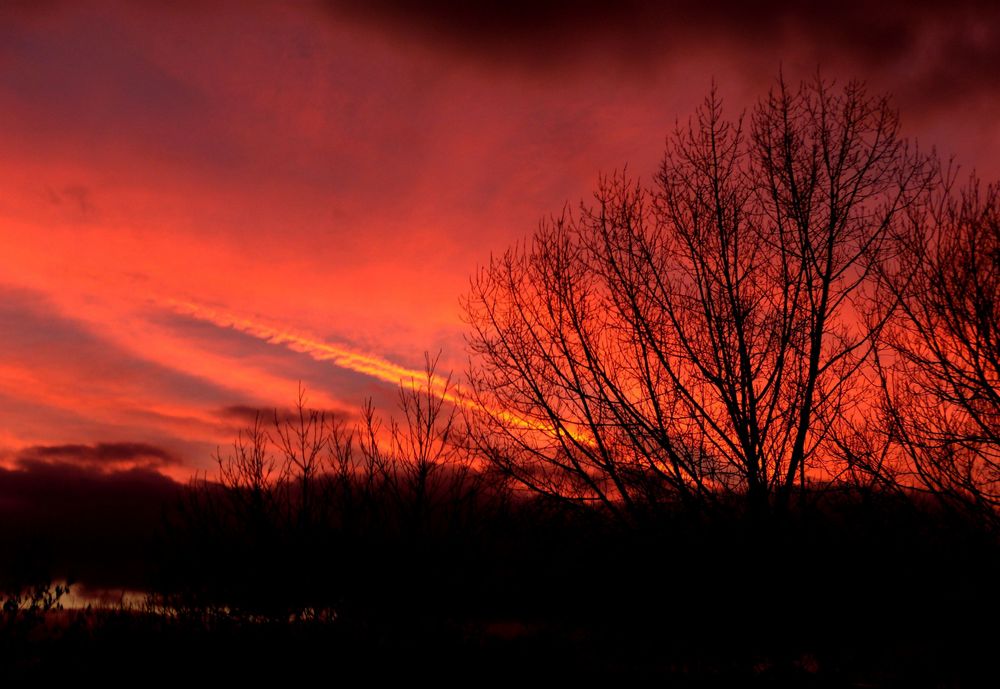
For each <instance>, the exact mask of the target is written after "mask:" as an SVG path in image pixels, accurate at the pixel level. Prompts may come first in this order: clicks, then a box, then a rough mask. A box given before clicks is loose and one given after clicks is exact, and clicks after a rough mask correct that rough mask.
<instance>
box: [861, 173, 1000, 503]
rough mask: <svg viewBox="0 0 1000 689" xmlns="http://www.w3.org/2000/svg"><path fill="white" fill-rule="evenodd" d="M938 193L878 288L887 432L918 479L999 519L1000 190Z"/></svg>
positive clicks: (974, 187) (976, 186) (975, 187)
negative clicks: (884, 317) (884, 309)
mask: <svg viewBox="0 0 1000 689" xmlns="http://www.w3.org/2000/svg"><path fill="white" fill-rule="evenodd" d="M950 189H951V185H950V184H949V185H948V189H945V190H944V191H943V192H942V193H940V194H939V195H938V199H937V202H936V203H935V204H932V205H930V206H929V207H928V209H927V212H926V213H924V215H923V216H922V217H921V222H916V223H914V224H913V225H912V226H911V227H910V231H909V232H908V233H906V234H905V235H903V236H902V237H900V239H899V257H898V260H897V262H895V263H894V264H891V266H890V269H887V270H886V273H885V283H884V288H885V289H886V290H887V292H888V293H889V297H888V298H892V299H896V300H898V302H899V304H900V307H899V310H898V313H897V317H896V319H895V320H894V322H893V324H892V327H891V328H887V329H886V336H885V338H884V343H885V351H884V355H883V357H881V359H880V361H882V363H883V364H884V367H883V370H882V374H883V389H884V392H885V414H886V418H887V436H888V437H889V438H891V440H892V441H893V445H894V446H895V447H896V448H897V449H898V450H899V451H900V452H901V454H902V456H903V458H904V459H905V460H906V467H907V468H908V469H909V470H910V471H911V473H912V476H913V477H915V478H916V480H917V482H918V485H920V486H922V487H924V488H925V489H927V490H929V491H931V492H932V493H934V494H935V495H937V496H938V497H940V498H942V499H943V500H945V501H947V502H949V503H950V504H954V505H961V506H964V507H972V508H975V509H976V511H977V512H978V513H979V514H982V515H988V516H989V517H990V518H992V519H996V517H997V512H996V509H997V508H998V507H1000V296H998V295H1000V191H998V189H997V188H996V187H995V186H990V187H986V188H983V187H982V185H981V184H980V183H979V181H978V180H977V179H975V178H973V179H972V180H971V181H970V183H969V185H968V186H967V187H966V188H964V189H962V190H960V191H958V192H955V193H953V192H951V190H950Z"/></svg>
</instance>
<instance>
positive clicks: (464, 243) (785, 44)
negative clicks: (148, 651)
mask: <svg viewBox="0 0 1000 689" xmlns="http://www.w3.org/2000/svg"><path fill="white" fill-rule="evenodd" d="M201 4H202V3H169V2H162V3H155V2H150V3H129V4H125V3H114V2H94V3H89V2H65V3H62V2H45V3H23V4H22V3H8V4H5V5H4V6H3V9H0V141H2V144H3V145H2V151H3V155H2V157H0V190H2V191H0V247H2V250H0V332H2V333H3V336H2V338H0V464H5V465H7V466H11V465H16V464H17V463H18V462H24V461H26V460H29V459H30V460H32V461H36V460H37V461H42V460H48V459H53V460H59V461H71V462H73V463H76V464H77V465H79V466H83V467H87V468H91V469H98V468H100V467H112V468H113V467H119V466H131V465H133V464H136V463H138V464H140V465H142V466H146V467H151V468H155V469H157V470H160V471H163V472H165V473H168V474H169V475H172V476H175V477H183V476H186V475H188V474H190V472H191V471H192V470H193V469H195V468H204V467H208V466H210V464H211V458H210V455H211V452H212V450H214V448H215V447H216V445H217V444H219V443H223V444H225V443H227V442H229V441H230V439H231V438H232V436H233V434H234V433H235V430H236V428H238V427H239V426H241V425H242V424H243V423H244V421H245V416H246V410H247V409H250V408H255V407H265V408H266V407H271V406H274V405H287V404H289V403H291V402H292V401H293V399H294V396H295V392H296V388H297V385H298V383H299V381H302V383H303V384H304V385H305V386H306V388H307V390H308V392H309V396H310V400H311V402H312V403H313V404H314V405H317V406H323V407H326V408H330V409H339V410H343V411H344V412H345V413H353V410H355V409H357V408H358V407H359V405H360V404H361V402H362V401H363V399H364V398H365V397H368V396H374V397H375V398H376V402H377V403H379V404H381V405H383V406H386V405H391V404H392V401H393V395H394V386H393V385H392V380H394V377H396V376H397V375H398V374H399V369H398V368H393V366H402V367H404V368H419V366H420V365H421V362H422V360H423V353H424V352H425V351H431V352H437V351H438V350H441V351H442V352H443V355H442V366H443V368H444V369H445V370H447V369H455V370H456V371H460V370H461V368H462V366H463V360H464V357H465V354H464V349H463V340H462V333H463V331H464V328H463V325H462V322H461V313H460V308H459V298H460V296H461V295H462V294H463V292H464V291H465V289H466V286H467V284H468V279H469V276H470V274H472V273H473V271H475V269H476V267H477V265H478V264H481V263H483V262H485V261H487V260H488V258H489V255H490V252H491V251H492V252H498V251H502V250H503V249H504V248H506V247H507V246H508V245H509V244H510V243H512V242H514V241H517V240H518V238H521V237H523V236H525V235H526V234H528V233H530V232H531V231H532V230H533V229H534V227H535V225H536V223H537V221H538V219H539V218H540V217H541V216H542V215H544V214H548V213H554V212H558V211H559V210H560V209H561V208H562V207H563V205H564V204H565V203H567V202H569V203H571V204H576V203H578V202H579V200H580V199H582V198H585V197H587V195H588V194H589V193H590V191H591V189H592V188H593V186H594V182H595V180H596V178H597V175H598V173H599V172H601V171H610V170H612V169H613V168H616V167H621V166H622V165H623V164H625V163H628V165H629V168H630V170H632V171H633V172H634V173H635V174H638V175H648V174H650V173H651V172H653V171H654V169H655V167H656V165H657V162H658V160H659V158H660V156H661V154H662V149H663V141H664V137H665V135H666V134H667V132H668V130H669V129H670V128H671V127H672V126H673V125H674V123H675V121H677V120H678V119H680V120H681V121H683V120H685V119H686V118H687V116H688V115H689V114H690V113H691V112H692V110H693V109H694V107H695V106H696V105H697V104H698V102H699V101H700V100H701V99H702V98H703V97H704V95H705V93H706V91H707V90H708V88H709V86H710V84H711V83H712V80H713V78H714V80H715V81H716V83H717V84H718V85H719V88H720V90H721V92H722V94H723V96H724V97H725V98H726V99H727V101H726V102H727V103H728V104H729V106H730V107H731V112H734V113H735V112H738V111H739V110H740V109H742V108H745V107H749V106H751V105H752V103H753V100H754V99H755V98H756V97H758V96H760V95H762V94H763V93H764V91H765V90H766V88H767V87H768V85H769V84H770V83H772V82H773V80H774V78H775V76H776V74H777V72H778V69H779V67H781V68H782V69H783V70H784V72H785V74H786V76H787V77H789V78H790V79H798V78H800V77H808V76H809V75H811V74H812V73H814V72H815V70H816V67H817V65H822V68H823V71H824V74H825V75H827V76H829V77H835V78H838V79H845V78H849V77H857V78H861V79H864V80H866V81H867V82H868V83H869V85H870V87H871V88H872V89H873V90H879V91H883V90H888V91H891V92H892V93H893V94H894V95H895V97H896V103H897V105H898V106H899V108H900V110H901V112H902V116H903V122H904V127H905V130H906V132H907V133H908V134H909V135H910V136H913V137H917V138H918V139H919V141H920V144H921V146H927V147H929V146H931V145H935V146H937V147H938V149H939V150H940V151H941V152H942V153H945V154H946V155H947V154H952V153H954V154H955V155H956V159H957V161H958V162H959V163H960V164H961V165H962V166H963V169H966V170H968V169H971V168H976V169H977V170H978V171H979V173H980V174H981V176H983V177H984V178H986V179H988V180H992V179H996V178H997V177H998V176H1000V162H998V161H1000V118H998V117H997V113H998V112H1000V21H998V15H1000V12H998V10H997V9H996V7H995V6H991V4H990V3H979V2H976V1H974V0H957V1H956V2H952V3H949V4H948V5H947V7H946V8H945V9H943V10H937V9H935V7H936V6H937V5H939V3H930V2H928V3H920V2H917V3H913V2H902V0H899V1H889V2H885V3H880V4H878V10H877V12H876V13H875V14H870V13H869V10H866V9H865V3H861V2H852V1H849V2H846V3H837V5H838V6H837V7H836V8H828V9H794V8H792V6H791V5H786V4H784V3H781V2H776V1H774V0H772V1H771V2H768V3H764V5H763V6H759V5H755V6H754V7H755V10H754V12H753V13H749V11H748V10H746V9H741V8H742V7H743V5H742V4H741V3H736V2H732V3H722V4H719V3H714V4H711V7H709V6H708V4H707V3H696V2H687V3H667V4H666V5H665V4H663V3H644V2H639V1H634V2H625V3H612V4H609V6H613V7H614V9H613V10H612V9H608V8H606V7H605V6H604V5H605V4H604V3H597V2H590V1H584V2H582V3H581V2H578V3H571V2H567V1H561V0H552V1H549V2H539V3H525V5H524V6H523V7H522V6H520V5H519V4H518V3H483V4H476V3H472V4H467V3H458V2H452V1H449V0H438V1H437V2H432V3H424V4H423V6H422V7H423V9H421V10H420V11H418V10H416V9H414V7H415V6H416V4H417V3H411V2H405V1H398V2H392V1H388V0H385V1H376V2H368V3H362V2H346V3H344V2H342V3H335V2H328V3H321V2H297V3H281V4H279V3H277V2H273V3H246V2H243V3H221V2H220V3H206V4H211V5H212V9H204V8H202V7H200V5H201ZM279 333H286V334H290V335H293V336H294V337H295V338H298V339H297V340H294V339H289V338H285V339H284V340H282V341H274V340H276V335H278V334H279ZM268 339H270V340H272V341H270V342H269V341H267V340H268ZM303 341H308V343H311V344H307V345H305V346H304V345H303V344H302V342H303ZM296 342H297V343H298V344H296ZM290 345H291V346H290ZM321 346H328V347H332V348H333V349H327V350H322V351H323V352H327V353H329V352H335V353H336V354H335V355H334V354H331V355H330V356H329V357H326V358H324V357H322V356H320V357H319V360H318V358H317V351H319V350H317V349H316V347H321ZM310 347H312V349H310Z"/></svg>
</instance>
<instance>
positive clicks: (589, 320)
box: [465, 78, 933, 514]
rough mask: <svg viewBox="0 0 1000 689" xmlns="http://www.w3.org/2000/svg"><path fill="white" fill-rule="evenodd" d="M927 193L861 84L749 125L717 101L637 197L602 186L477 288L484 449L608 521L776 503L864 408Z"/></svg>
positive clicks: (776, 96)
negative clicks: (724, 502)
mask: <svg viewBox="0 0 1000 689" xmlns="http://www.w3.org/2000/svg"><path fill="white" fill-rule="evenodd" d="M932 179H933V167H932V166H931V165H930V164H929V160H928V159H927V158H926V157H925V156H921V155H919V154H918V153H917V152H915V151H913V150H912V149H911V148H910V147H908V145H907V144H906V142H905V141H904V140H903V139H901V138H900V135H899V121H898V117H897V114H896V112H895V111H894V110H893V109H892V107H891V105H890V103H889V101H888V99H887V98H886V97H882V96H870V95H868V94H867V92H866V91H865V89H864V88H863V87H862V86H861V85H859V84H857V83H850V84H848V85H847V86H846V87H844V88H843V89H840V90H834V89H833V88H832V86H831V85H829V84H828V83H826V82H824V81H822V80H821V79H818V78H817V79H816V80H814V81H811V82H808V83H803V84H802V85H801V86H799V87H798V88H791V87H789V86H788V85H787V84H786V83H785V82H784V81H783V80H779V81H778V83H777V85H776V86H775V87H774V89H773V90H772V91H771V92H770V93H769V94H768V96H767V97H765V98H764V99H762V100H761V101H760V102H759V104H758V105H757V107H756V109H755V110H754V111H753V113H752V116H751V117H750V118H749V124H748V123H747V122H746V120H745V118H744V117H740V118H738V119H736V120H735V121H730V120H727V119H725V118H724V116H723V112H722V104H721V100H720V99H719V97H718V96H717V95H716V93H715V91H714V89H713V91H712V93H711V94H710V95H709V97H708V98H707V99H706V101H705V103H704V105H703V106H702V107H701V108H700V109H699V111H698V113H697V115H696V116H695V118H694V119H693V120H692V121H691V122H690V123H689V124H688V125H687V126H686V127H682V126H678V128H677V129H676V131H675V132H674V134H673V135H672V136H671V137H670V138H669V140H668V143H667V151H666V155H665V158H664V162H663V165H662V167H661V169H660V172H659V174H658V175H657V177H656V179H655V183H654V184H653V185H651V186H650V187H648V188H647V187H645V186H643V185H642V184H640V183H638V182H635V181H633V180H631V179H630V178H629V177H628V176H627V175H626V174H621V175H614V176H612V177H610V178H603V179H602V180H601V182H600V185H599V188H598V191H597V193H596V194H595V202H594V203H593V204H591V205H586V206H582V207H581V210H580V212H579V213H577V214H574V213H572V212H569V211H565V212H564V213H563V214H562V215H561V216H559V217H556V218H552V219H550V220H546V221H543V222H542V223H541V224H540V227H539V229H538V231H537V232H536V233H535V235H534V237H533V238H532V239H531V241H530V242H527V243H525V244H523V245H518V246H516V247H514V248H512V249H510V250H508V251H507V252H505V253H504V254H503V255H501V256H499V257H495V258H493V259H491V261H490V263H489V265H488V266H486V267H485V268H483V269H482V270H481V271H480V272H479V273H478V274H477V275H476V276H475V277H474V278H473V280H472V289H471V293H470V295H469V297H468V299H467V300H466V302H465V311H466V315H467V319H468V321H469V323H470V325H471V335H470V337H469V347H470V350H471V353H472V357H473V358H472V364H471V369H470V376H469V377H470V381H471V388H472V395H473V396H474V399H475V402H476V404H475V407H474V408H475V409H478V410H480V412H479V413H478V414H477V417H478V418H477V422H476V428H477V433H476V439H477V441H478V445H479V447H480V448H481V449H482V450H483V452H484V453H485V455H486V456H487V457H488V458H489V459H490V460H491V461H492V462H494V463H495V464H497V465H498V466H501V467H503V468H504V470H506V471H507V472H508V473H509V474H510V475H512V476H513V477H515V478H516V479H517V480H518V481H520V482H521V483H522V484H524V485H526V486H528V487H530V488H532V489H534V490H536V491H540V492H543V493H546V494H550V495H553V496H556V497H559V498H561V499H566V500H570V501H574V502H588V501H596V502H598V503H600V504H603V505H604V506H605V507H606V508H607V509H609V510H611V511H613V512H616V513H619V514H628V513H633V512H636V511H641V510H642V509H644V506H647V505H649V504H651V503H655V502H658V501H660V500H664V499H675V498H680V499H684V500H688V501H692V502H696V503H702V502H705V501H712V500H716V499H718V498H719V497H720V496H723V495H725V494H727V493H736V494H739V495H742V496H745V498H746V499H747V500H748V501H749V503H750V504H751V505H753V506H755V508H756V509H760V510H766V509H767V508H768V506H769V505H777V506H779V507H783V506H786V505H787V504H788V502H789V500H790V498H791V496H792V493H793V488H794V486H795V485H796V482H798V483H800V484H804V483H805V481H806V478H807V476H808V475H809V474H810V473H817V474H820V473H821V471H822V470H823V468H824V467H823V464H824V462H825V459H826V458H827V457H829V456H832V454H833V453H832V452H831V449H830V448H829V447H828V445H829V438H830V435H831V432H832V431H833V429H834V428H835V427H837V425H838V424H843V423H844V422H845V420H846V419H848V417H849V416H850V414H851V412H852V410H853V409H856V408H858V405H863V404H865V402H863V401H860V400H859V398H860V397H863V396H864V395H865V391H864V390H862V389H861V387H860V386H861V385H862V383H863V381H861V380H859V376H858V372H859V371H860V370H861V369H862V368H863V367H864V366H865V365H866V363H870V362H871V356H870V355H871V352H872V342H873V338H872V335H873V333H876V332H878V330H879V329H880V328H881V327H882V326H883V325H884V321H885V319H886V318H887V315H888V312H887V310H885V309H883V310H881V311H880V310H879V309H877V308H875V306H874V302H873V300H872V297H873V295H874V292H873V279H874V277H875V268H876V266H878V265H879V262H880V260H882V258H883V255H884V253H885V252H886V251H888V250H889V243H888V240H889V238H890V237H892V236H894V235H895V234H896V233H897V232H898V231H899V226H900V225H901V224H902V223H904V222H906V221H907V219H908V218H909V213H908V212H907V211H908V209H909V208H910V207H911V205H912V204H914V203H915V202H916V201H917V200H918V199H920V198H922V196H923V195H924V193H925V192H926V190H927V189H928V187H929V185H930V184H931V181H932Z"/></svg>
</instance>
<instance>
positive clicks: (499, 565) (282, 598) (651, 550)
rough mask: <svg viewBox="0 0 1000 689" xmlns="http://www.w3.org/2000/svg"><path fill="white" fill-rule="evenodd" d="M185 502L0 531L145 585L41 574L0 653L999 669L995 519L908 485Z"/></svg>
mask: <svg viewBox="0 0 1000 689" xmlns="http://www.w3.org/2000/svg"><path fill="white" fill-rule="evenodd" d="M188 504H189V505H190V503H188ZM175 507H176V506H175V504H174V503H171V504H170V505H166V504H165V511H164V512H163V513H161V516H160V517H158V519H162V520H164V521H160V522H159V523H158V525H156V524H152V525H150V529H149V530H148V531H143V532H142V533H144V534H145V536H142V537H139V536H136V534H135V533H131V534H130V537H131V538H133V540H131V541H129V542H120V543H118V544H116V548H117V549H110V547H109V548H108V550H106V551H100V549H99V548H98V545H97V544H92V545H93V547H94V549H95V550H93V551H92V553H99V552H105V553H106V554H107V553H111V552H114V553H116V557H117V560H116V561H115V563H114V568H113V571H107V570H105V571H103V572H102V569H101V567H100V562H98V561H96V560H95V559H94V558H93V557H92V558H89V559H87V558H84V559H83V560H79V561H77V562H73V561H71V559H67V558H62V559H60V558H59V557H57V556H56V555H57V554H58V553H59V552H62V551H60V550H59V549H58V548H55V546H52V544H59V543H63V542H64V541H63V540H62V539H63V537H64V536H65V535H66V534H63V535H60V534H59V533H44V534H43V533H39V532H38V531H37V530H36V531H35V532H34V534H33V538H31V539H29V540H30V543H24V542H22V543H20V544H19V545H18V538H16V537H15V536H13V535H11V534H7V540H6V541H5V543H6V545H5V552H6V553H7V554H8V555H9V554H11V553H17V552H18V548H20V549H21V550H20V553H21V555H22V557H20V559H19V560H18V561H19V562H21V563H23V562H25V561H26V559H25V557H23V554H24V553H25V552H31V553H33V555H32V557H33V558H34V561H35V575H36V578H38V577H40V576H41V574H43V573H44V574H47V575H48V576H49V577H50V578H51V580H53V581H54V580H57V578H61V577H65V576H73V575H74V573H75V572H76V573H79V572H81V571H82V572H86V573H87V574H88V576H89V577H91V581H84V582H83V583H86V584H88V585H91V586H94V585H101V584H105V585H118V586H123V585H124V586H128V587H130V588H135V589H142V590H145V591H149V592H151V593H150V594H149V596H148V597H147V598H146V599H145V602H144V603H142V604H139V605H131V606H127V607H119V608H117V609H115V608H110V609H88V610H61V611H60V610H57V608H58V601H57V600H54V599H53V600H46V599H45V597H44V596H36V597H35V600H34V604H32V600H31V598H32V597H31V596H30V595H26V596H22V598H21V600H20V604H19V605H15V604H16V603H18V601H17V600H15V599H13V598H10V597H8V606H7V609H6V610H5V612H4V613H3V618H2V622H0V673H2V674H3V675H4V676H5V677H6V678H8V679H10V678H16V679H19V680H22V681H26V680H29V679H41V678H45V679H52V678H63V677H65V678H80V677H91V678H95V679H104V678H115V679H119V680H130V681H146V680H148V679H158V680H159V679H164V678H166V679H171V680H174V681H185V680H190V681H200V680H204V679H215V680H220V681H229V680H236V679H247V680H259V679H261V678H273V679H275V680H279V681H285V680H288V679H296V678H298V679H301V680H302V681H303V682H304V681H305V680H306V679H307V678H311V677H315V678H318V679H316V680H312V681H322V682H324V683H336V682H338V681H347V680H354V681H357V678H363V679H364V680H366V681H369V680H395V681H408V680H412V679H416V678H424V679H427V680H429V681H433V682H436V683H439V684H440V683H444V684H459V683H461V684H480V683H486V684H497V683H506V682H517V683H521V682H529V681H532V682H533V681H536V680H539V679H541V680H546V681H551V682H553V683H555V682H558V683H559V685H560V686H561V685H564V684H568V683H571V682H587V683H593V682H601V681H608V682H615V683H620V682H622V681H624V682H626V683H629V684H653V683H655V684H660V685H664V684H666V685H667V686H681V687H684V686H715V685H731V686H789V687H797V686H803V687H828V686H829V687H834V686H838V687H839V686H844V687H912V686H927V687H978V686H996V678H997V676H998V673H997V668H996V662H995V661H996V655H997V654H996V651H997V640H998V635H997V633H996V628H997V624H996V621H997V619H998V613H1000V602H998V596H997V593H998V589H997V582H998V581H1000V577H998V575H1000V558H998V549H997V547H996V541H995V537H994V535H993V534H992V533H991V532H990V531H989V529H987V528H986V527H985V526H983V525H982V524H980V523H979V522H977V521H976V520H975V519H971V518H969V517H964V516H961V515H958V514H954V513H950V512H948V511H946V510H943V509H941V508H939V507H937V506H934V505H924V504H922V503H920V502H919V501H917V500H914V499H909V498H904V497H900V496H898V495H894V496H889V495H871V494H868V495H860V494H854V495H842V494H832V495H824V496H822V499H820V498H819V497H817V498H816V499H815V500H813V501H811V502H810V503H809V504H808V505H807V506H803V507H801V508H797V509H795V510H793V511H792V513H791V514H787V515H784V516H781V517H780V518H779V517H778V516H775V515H769V516H759V515H758V516H753V515H749V514H746V513H744V512H743V511H742V510H740V509H737V508H733V509H721V508H720V509H718V510H715V511H712V512H710V513H708V512H706V513H701V514H698V515H692V514H691V513H690V512H688V511H684V510H677V511H676V512H674V513H670V512H664V511H661V512H660V513H659V514H658V516H657V517H656V518H655V519H653V518H650V519H649V520H647V521H646V522H645V523H641V524H637V523H631V524H627V525H625V524H622V523H620V522H618V521H615V520H612V519H610V518H608V517H606V516H605V515H603V514H601V513H597V512H588V511H585V510H584V511H566V510H564V509H558V508H556V507H554V506H551V505H547V504H545V503H544V502H542V501H540V500H537V499H531V500H528V499H524V500H521V499H505V500H503V501H499V502H493V503H491V502H489V501H487V500H485V499H484V500H483V501H481V502H480V503H478V504H477V506H476V507H475V508H473V509H469V510H467V511H465V512H463V515H464V516H463V518H462V519H458V518H457V514H451V517H452V518H451V519H448V520H445V519H440V518H438V517H433V516H430V517H428V516H426V515H425V517H424V518H419V519H418V518H416V517H413V518H409V519H407V518H403V515H401V514H399V513H392V511H391V510H389V511H386V510H382V511H381V512H380V514H381V515H382V517H383V518H382V519H381V520H378V521H376V520H374V519H372V517H373V513H371V512H369V513H367V516H366V517H365V519H364V520H362V521H360V522H358V523H357V524H356V525H355V526H350V525H348V524H347V523H345V522H344V521H343V520H342V519H341V518H338V519H336V520H333V521H327V522H320V521H315V522H313V523H312V524H311V525H305V524H297V523H294V522H286V523H281V524H278V523H275V522H269V523H268V524H266V525H265V524H260V525H258V526H257V527H255V528H253V529H248V528H247V525H246V524H245V523H244V524H235V523H227V522H226V521H225V520H222V522H219V523H208V522H206V521H205V519H206V517H205V515H204V513H201V512H199V513H198V515H197V518H196V519H194V518H192V517H191V513H190V510H189V512H188V517H187V518H181V517H180V516H178V513H177V512H176V509H175ZM383 507H384V506H383ZM380 509H381V508H380ZM151 514H152V513H151ZM342 516H343V515H341V517H342ZM411 516H412V515H411ZM438 516H440V515H438ZM150 518H151V519H152V517H150ZM192 519H193V520H192ZM362 523H363V525H362ZM133 526H135V525H133ZM66 532H67V534H69V535H70V536H72V535H73V528H72V525H67V527H66ZM22 534H23V532H22ZM79 536H80V538H84V539H85V534H83V533H82V532H81V534H79ZM46 541H48V542H49V546H45V543H46ZM84 543H85V541H84ZM105 545H107V544H105ZM26 549H27V550H26ZM46 553H47V554H46ZM75 557H77V558H80V557H82V555H81V552H80V551H77V552H76V555H75ZM46 558H48V564H47V566H48V569H47V570H46V569H45V564H46V563H45V562H44V561H45V559H46ZM98 559H99V558H98ZM126 565H127V566H126ZM8 569H10V568H8ZM122 572H126V573H127V579H128V580H127V581H126V580H124V579H123V578H122V576H123V575H122V574H121V573H122ZM102 577H103V581H102V580H101V579H102ZM16 588H17V586H15V585H14V584H13V583H9V584H8V590H14V589H16ZM21 590H22V591H25V590H26V589H24V588H22V589H21ZM41 592H42V591H41V590H39V592H38V593H41ZM50 604H51V606H50ZM47 606H50V607H51V609H50V610H49V611H48V612H45V608H46V607H47Z"/></svg>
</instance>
